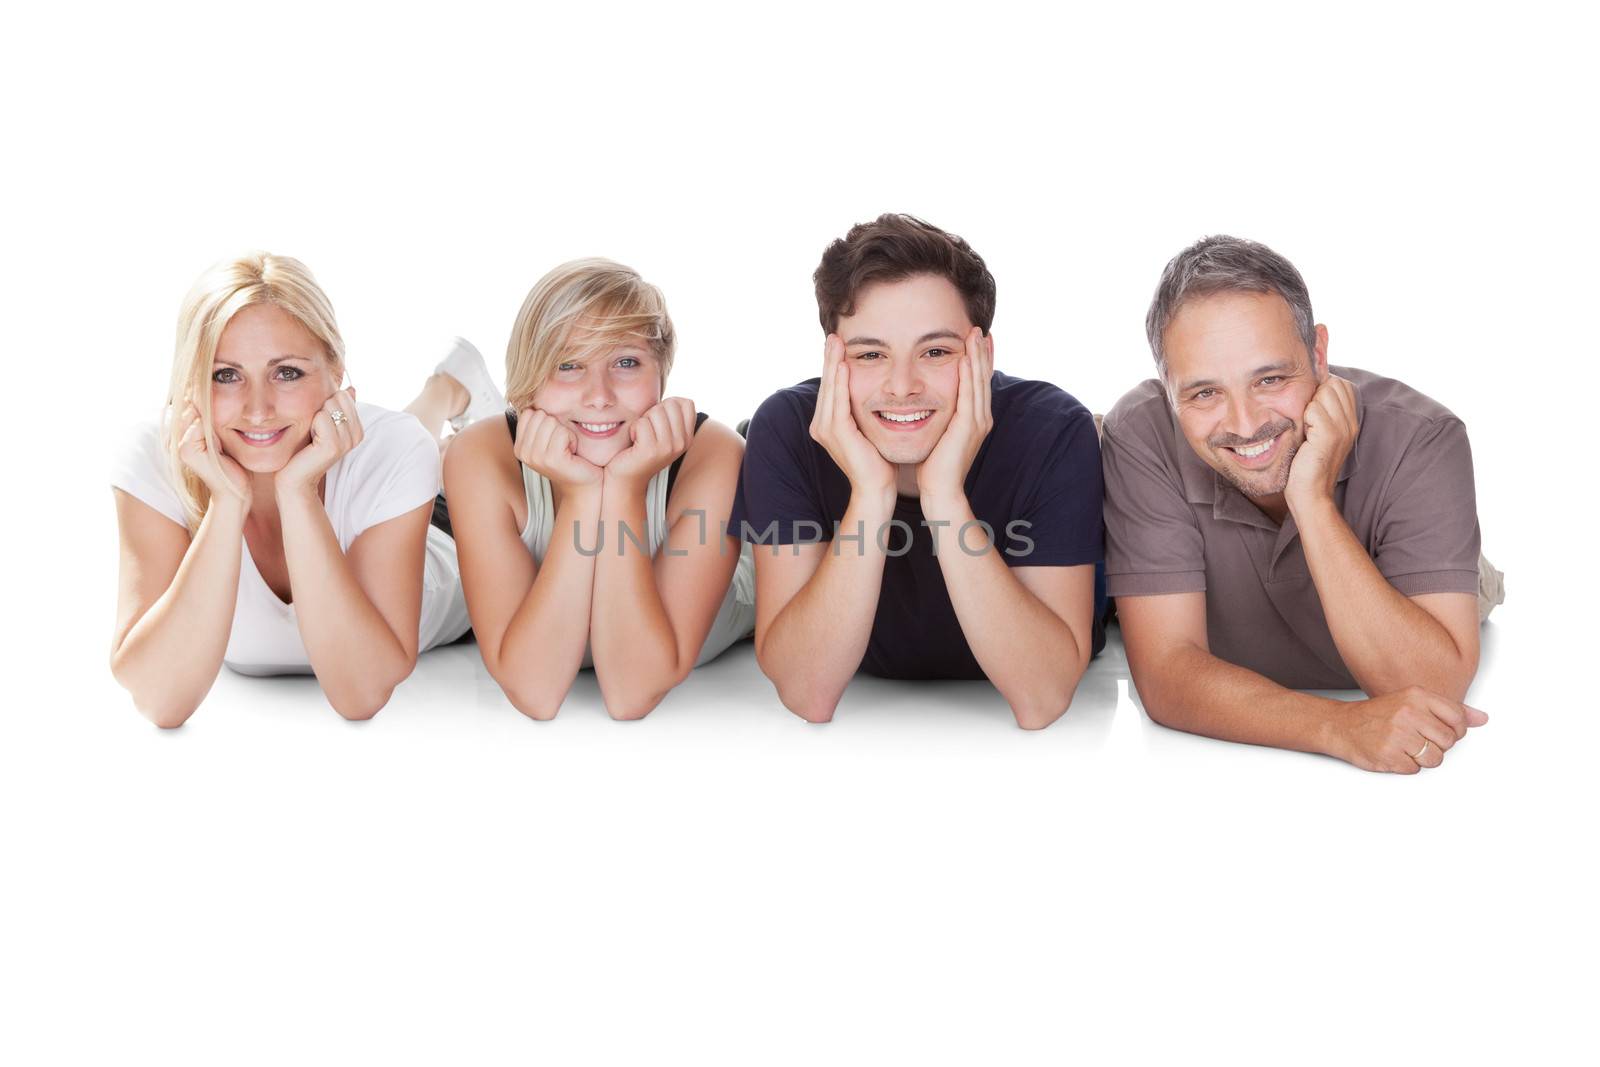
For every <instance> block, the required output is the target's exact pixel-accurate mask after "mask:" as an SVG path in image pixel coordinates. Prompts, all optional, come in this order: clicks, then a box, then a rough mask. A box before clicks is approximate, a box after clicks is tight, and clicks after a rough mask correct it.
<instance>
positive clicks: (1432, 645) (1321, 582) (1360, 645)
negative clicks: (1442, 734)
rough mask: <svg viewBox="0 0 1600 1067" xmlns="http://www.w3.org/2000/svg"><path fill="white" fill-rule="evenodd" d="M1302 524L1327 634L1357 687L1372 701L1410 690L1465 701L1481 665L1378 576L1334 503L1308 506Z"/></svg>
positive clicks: (1300, 517) (1299, 521) (1299, 519)
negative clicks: (1325, 618)
mask: <svg viewBox="0 0 1600 1067" xmlns="http://www.w3.org/2000/svg"><path fill="white" fill-rule="evenodd" d="M1295 522H1296V525H1297V526H1299V529H1300V541H1301V544H1302V545H1303V546H1304V548H1305V553H1306V563H1307V565H1308V566H1309V568H1310V570H1311V580H1312V582H1313V583H1314V584H1315V585H1316V588H1317V596H1318V598H1319V599H1320V600H1321V601H1322V609H1323V612H1324V614H1325V615H1326V617H1327V620H1328V630H1329V631H1330V632H1331V633H1332V635H1333V642H1334V645H1335V646H1337V647H1338V649H1339V656H1340V658H1342V659H1343V660H1344V662H1345V666H1347V667H1349V668H1350V673H1351V674H1352V675H1353V676H1354V677H1355V679H1356V684H1358V685H1360V686H1361V688H1362V689H1364V690H1365V691H1366V692H1367V693H1368V694H1369V695H1371V696H1379V695H1382V694H1384V693H1393V692H1397V691H1399V690H1401V689H1404V688H1406V687H1407V686H1411V685H1416V686H1421V687H1422V688H1424V689H1427V690H1429V691H1431V692H1435V693H1439V694H1442V695H1444V696H1448V697H1450V698H1451V699H1454V700H1459V699H1461V698H1462V697H1463V696H1465V695H1466V691H1467V686H1468V684H1470V682H1471V681H1472V674H1473V669H1474V667H1475V664H1474V663H1471V662H1469V659H1470V657H1468V656H1465V655H1463V653H1462V651H1461V650H1460V649H1458V648H1457V647H1456V644H1455V641H1454V640H1453V639H1452V638H1451V636H1450V634H1449V632H1448V631H1447V630H1446V629H1445V628H1444V627H1443V626H1442V625H1440V623H1439V621H1438V620H1437V619H1435V618H1434V617H1433V616H1432V615H1430V614H1428V612H1426V611H1424V610H1423V609H1422V608H1420V607H1418V606H1417V605H1416V604H1413V603H1412V602H1411V601H1410V599H1408V598H1407V597H1406V596H1405V595H1404V594H1402V593H1401V592H1400V591H1399V590H1397V589H1395V587H1394V586H1392V585H1390V584H1389V583H1388V581H1387V580H1386V579H1385V578H1384V577H1383V575H1382V574H1381V573H1379V571H1378V568H1377V565H1376V564H1374V563H1373V562H1372V557H1371V556H1369V555H1367V550H1366V547H1365V546H1363V545H1362V544H1361V542H1360V541H1358V540H1357V539H1356V536H1355V534H1354V533H1352V532H1351V530H1350V527H1349V525H1347V524H1346V523H1345V521H1344V517H1343V516H1342V515H1340V514H1339V511H1338V509H1337V508H1336V507H1334V505H1333V504H1332V502H1331V501H1328V502H1324V503H1321V504H1317V505H1312V506H1306V507H1303V508H1302V509H1301V510H1299V511H1297V512H1296V515H1295Z"/></svg>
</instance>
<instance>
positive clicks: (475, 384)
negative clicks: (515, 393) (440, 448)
mask: <svg viewBox="0 0 1600 1067" xmlns="http://www.w3.org/2000/svg"><path fill="white" fill-rule="evenodd" d="M433 373H435V374H448V375H449V376H450V377H452V378H454V379H455V380H456V381H458V382H460V383H461V384H462V386H464V387H465V388H466V390H467V392H468V393H469V394H470V396H469V398H468V400H467V408H466V410H465V411H463V412H462V413H461V414H459V415H457V416H455V417H454V418H452V419H451V420H450V428H451V429H452V430H455V431H456V432H457V433H460V432H461V431H462V430H464V429H466V428H467V427H468V426H470V425H471V424H472V423H474V422H477V421H478V420H479V419H482V418H486V417H488V416H490V415H498V414H500V413H501V412H502V411H504V410H505V409H506V398H505V395H504V394H503V393H501V392H500V388H499V386H497V385H495V384H494V379H493V378H491V377H489V367H488V364H486V363H484V361H483V356H482V355H481V354H480V353H479V352H478V350H477V349H476V348H473V347H472V345H471V344H470V343H468V342H467V341H466V340H464V339H463V338H460V337H457V338H455V339H454V340H453V341H452V342H451V345H450V352H449V353H448V354H447V355H446V356H445V357H444V358H443V359H441V360H440V361H439V365H438V366H437V367H435V368H433Z"/></svg>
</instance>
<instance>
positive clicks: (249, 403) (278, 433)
mask: <svg viewBox="0 0 1600 1067" xmlns="http://www.w3.org/2000/svg"><path fill="white" fill-rule="evenodd" d="M336 388H338V382H336V381H334V377H333V373H332V370H331V368H330V367H329V365H328V358H327V356H326V355H325V354H324V352H323V347H322V342H321V341H319V340H317V339H316V337H315V336H314V335H313V334H312V333H311V331H309V330H307V329H306V328H305V327H304V326H302V325H300V323H299V321H298V320H296V319H295V317H294V316H293V315H290V314H289V313H288V312H287V311H284V310H283V309H282V308H279V307H275V306H273V305H271V304H253V305H251V306H250V307H247V308H245V309H244V310H243V311H240V312H238V313H237V314H235V315H234V316H233V318H232V319H230V320H229V321H228V325H227V326H226V327H225V328H224V329H223V331H222V339H221V340H220V341H219V342H218V344H217V354H216V356H215V357H214V358H213V359H212V362H211V428H212V430H213V431H214V432H215V433H216V435H217V440H218V442H220V444H221V446H222V451H223V452H224V453H225V454H226V455H227V456H229V457H230V458H232V459H233V460H234V461H235V462H237V463H238V464H239V466H241V467H243V468H244V469H245V470H247V471H252V472H254V473H257V474H270V473H273V472H275V471H279V470H282V469H283V466H284V464H286V463H288V462H289V457H290V456H292V455H294V454H295V453H296V452H298V451H299V450H300V449H301V448H302V447H304V446H305V444H306V442H308V441H310V440H311V419H312V417H313V416H315V415H316V413H317V412H318V411H321V410H322V405H323V403H324V401H326V400H327V399H328V397H330V396H332V395H333V392H334V390H335V389H336Z"/></svg>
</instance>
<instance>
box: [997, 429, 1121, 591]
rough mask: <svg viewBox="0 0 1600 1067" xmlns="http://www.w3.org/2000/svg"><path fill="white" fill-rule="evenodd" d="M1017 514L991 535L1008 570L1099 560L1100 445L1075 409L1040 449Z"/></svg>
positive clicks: (1101, 535)
mask: <svg viewBox="0 0 1600 1067" xmlns="http://www.w3.org/2000/svg"><path fill="white" fill-rule="evenodd" d="M1038 471H1039V477H1038V479H1037V481H1036V482H1035V486H1034V490H1033V492H1032V493H1030V494H1029V495H1028V496H1027V497H1026V499H1025V502H1024V505H1023V509H1022V513H1021V514H1020V515H1018V516H1017V517H1016V518H1014V519H1013V520H1012V521H1011V522H1009V523H1007V526H1006V529H1005V530H996V531H995V537H996V540H997V541H998V543H1000V544H1002V545H1004V546H1005V552H1004V556H1005V560H1006V562H1007V563H1009V564H1010V565H1011V566H1013V567H1073V566H1080V565H1082V564H1088V563H1099V562H1100V561H1101V560H1102V559H1103V558H1104V556H1105V535H1104V526H1103V523H1102V521H1101V513H1100V506H1101V498H1102V491H1101V472H1100V444H1099V442H1098V441H1097V440H1096V437H1095V431H1094V419H1093V418H1091V417H1090V415H1089V412H1088V411H1087V410H1086V409H1084V408H1083V407H1081V406H1077V407H1075V409H1074V412H1073V415H1072V416H1070V417H1069V419H1068V420H1067V423H1066V425H1065V426H1064V427H1063V428H1062V430H1061V432H1060V433H1058V434H1057V435H1056V437H1055V440H1054V441H1052V442H1051V444H1050V446H1049V448H1048V449H1046V450H1045V456H1044V462H1043V463H1042V464H1040V466H1039V467H1038Z"/></svg>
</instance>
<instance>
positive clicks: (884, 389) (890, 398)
mask: <svg viewBox="0 0 1600 1067" xmlns="http://www.w3.org/2000/svg"><path fill="white" fill-rule="evenodd" d="M855 305H856V309H855V313H854V314H853V315H845V316H841V317H840V319H839V326H838V330H837V333H838V335H839V337H840V338H841V339H842V340H843V341H844V346H845V359H846V360H848V361H849V365H850V410H851V412H852V413H853V414H854V415H855V420H856V425H857V426H858V427H860V428H861V433H862V434H863V435H864V436H865V437H866V439H867V440H868V441H871V442H872V444H873V445H874V447H876V448H877V450H878V452H879V453H880V454H881V455H882V456H883V458H884V459H886V460H888V461H889V462H890V463H897V464H916V463H921V462H922V461H923V460H925V459H927V458H928V453H929V452H932V451H933V446H934V445H936V444H938V442H939V438H940V437H941V436H942V435H943V434H944V430H945V427H946V426H948V425H950V418H951V416H952V415H953V414H954V413H955V408H956V365H957V362H958V361H959V360H960V358H961V355H962V353H963V352H964V351H965V349H964V347H963V346H964V341H965V338H966V335H967V334H968V333H969V332H970V331H971V330H972V322H971V320H970V319H969V318H968V317H967V308H966V305H965V304H964V303H963V302H962V300H961V293H960V292H959V291H957V289H956V287H955V286H954V285H952V284H950V282H949V281H948V280H946V279H944V278H942V277H939V276H938V275H932V274H919V275H917V276H915V277H912V278H905V279H902V280H901V281H895V282H878V283H876V284H873V285H869V286H867V287H866V288H864V289H862V290H861V291H860V292H859V293H857V294H856V300H855Z"/></svg>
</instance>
